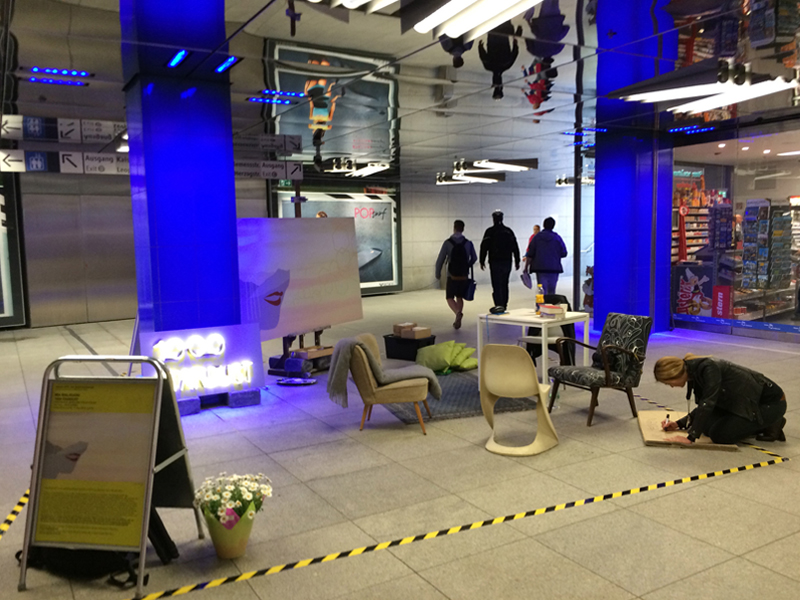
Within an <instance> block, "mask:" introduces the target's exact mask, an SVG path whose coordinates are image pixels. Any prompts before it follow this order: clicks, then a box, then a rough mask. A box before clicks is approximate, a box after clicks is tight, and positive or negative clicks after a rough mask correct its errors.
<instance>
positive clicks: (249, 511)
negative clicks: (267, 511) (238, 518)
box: [242, 510, 256, 527]
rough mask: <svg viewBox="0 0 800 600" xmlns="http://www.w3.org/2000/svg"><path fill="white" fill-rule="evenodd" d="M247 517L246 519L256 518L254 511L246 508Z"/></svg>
mask: <svg viewBox="0 0 800 600" xmlns="http://www.w3.org/2000/svg"><path fill="white" fill-rule="evenodd" d="M247 518H248V519H255V518H256V511H254V510H248V511H247ZM242 527H244V525H242Z"/></svg>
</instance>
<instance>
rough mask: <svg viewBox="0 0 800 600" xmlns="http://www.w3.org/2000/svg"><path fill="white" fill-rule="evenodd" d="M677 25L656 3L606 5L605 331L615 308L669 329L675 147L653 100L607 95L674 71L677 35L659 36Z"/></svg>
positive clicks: (602, 163)
mask: <svg viewBox="0 0 800 600" xmlns="http://www.w3.org/2000/svg"><path fill="white" fill-rule="evenodd" d="M666 3H667V2H666V1H665V0H659V1H658V2H657V3H656V4H657V5H659V6H663V5H664V4H666ZM672 28H673V23H672V18H671V17H670V16H669V15H667V14H666V13H665V12H664V11H663V10H661V9H660V8H656V7H655V6H654V7H652V12H651V3H650V2H639V1H637V0H620V1H619V2H611V3H609V2H606V3H602V2H601V3H598V12H597V36H598V40H599V43H600V47H601V51H600V55H599V58H598V69H597V88H598V89H597V91H598V102H597V122H598V125H600V126H602V127H604V128H607V129H608V133H602V134H598V136H597V146H596V163H595V169H596V171H595V173H596V174H595V180H596V184H595V267H594V299H595V300H594V301H595V304H594V310H595V312H594V315H595V326H596V328H597V329H601V328H602V326H603V323H604V322H605V319H606V315H608V313H610V312H619V313H626V314H633V315H650V316H652V317H653V318H654V320H655V321H654V327H653V330H654V331H663V330H665V329H667V328H668V326H669V306H670V244H671V230H672V148H671V146H670V145H669V143H665V142H664V141H663V140H660V139H659V134H658V132H657V131H656V128H657V123H656V122H655V114H654V112H653V109H652V107H651V105H646V104H645V105H642V104H638V103H633V102H624V101H622V100H609V99H606V98H603V96H604V95H606V94H608V93H609V92H612V91H614V90H617V89H619V88H621V87H624V86H627V85H630V84H633V83H638V82H640V81H644V80H646V79H649V78H651V77H654V76H655V75H657V74H659V73H665V72H667V71H670V70H672V69H673V64H674V62H673V61H674V59H675V58H676V57H677V33H676V32H673V33H670V34H668V35H666V36H660V39H661V41H660V42H659V36H656V35H655V34H656V33H658V32H659V31H669V30H671V29H672ZM637 40H645V41H643V42H638V41H637ZM658 56H661V57H662V58H663V59H669V60H660V61H659V60H657V59H656V57H658ZM646 57H647V58H646ZM656 163H657V165H658V167H657V175H656V177H655V178H654V176H653V172H654V165H655V164H656ZM654 197H655V200H654ZM654 217H655V218H654ZM654 223H655V224H656V226H655V227H654ZM654 231H655V237H656V239H655V248H654V247H653V232H654Z"/></svg>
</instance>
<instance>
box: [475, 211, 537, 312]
mask: <svg viewBox="0 0 800 600" xmlns="http://www.w3.org/2000/svg"><path fill="white" fill-rule="evenodd" d="M492 220H493V221H494V225H492V226H491V227H489V229H487V230H486V233H484V234H483V240H481V260H480V262H481V270H482V271H483V270H486V256H487V255H488V256H489V273H490V274H491V276H492V300H493V301H494V307H493V308H491V309H489V312H491V313H492V314H500V313H504V312H506V308H508V277H509V275H511V257H512V256H513V257H514V268H515V269H519V245H518V244H517V236H516V235H514V232H513V231H511V229H510V228H508V227H506V226H505V225H503V212H502V211H500V210H496V211H494V212H493V213H492ZM537 237H538V236H537ZM534 239H536V238H534Z"/></svg>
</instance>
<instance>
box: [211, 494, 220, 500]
mask: <svg viewBox="0 0 800 600" xmlns="http://www.w3.org/2000/svg"><path fill="white" fill-rule="evenodd" d="M211 499H212V500H219V495H217V494H214V495H213V496H211Z"/></svg>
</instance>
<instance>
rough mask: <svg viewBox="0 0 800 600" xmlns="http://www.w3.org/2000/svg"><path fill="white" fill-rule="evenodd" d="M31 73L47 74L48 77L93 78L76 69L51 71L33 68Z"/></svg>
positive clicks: (47, 68) (89, 74) (49, 69)
mask: <svg viewBox="0 0 800 600" xmlns="http://www.w3.org/2000/svg"><path fill="white" fill-rule="evenodd" d="M31 73H46V74H47V75H69V76H70V77H93V75H92V74H91V73H87V72H86V71H76V70H75V69H51V68H49V67H44V68H43V67H31Z"/></svg>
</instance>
